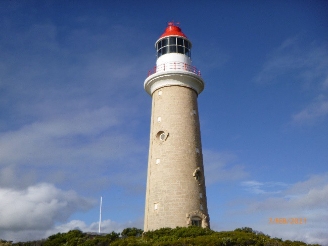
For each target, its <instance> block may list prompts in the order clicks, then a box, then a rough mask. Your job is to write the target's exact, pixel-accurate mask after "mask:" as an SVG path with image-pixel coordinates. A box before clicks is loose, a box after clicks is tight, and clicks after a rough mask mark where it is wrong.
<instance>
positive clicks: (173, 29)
mask: <svg viewBox="0 0 328 246" xmlns="http://www.w3.org/2000/svg"><path fill="white" fill-rule="evenodd" d="M167 36H180V37H184V38H187V36H186V35H185V34H184V33H183V32H182V31H181V28H180V27H178V26H175V25H174V23H173V22H169V23H168V26H167V28H166V29H165V32H164V33H163V34H162V35H161V36H160V37H159V38H164V37H167Z"/></svg>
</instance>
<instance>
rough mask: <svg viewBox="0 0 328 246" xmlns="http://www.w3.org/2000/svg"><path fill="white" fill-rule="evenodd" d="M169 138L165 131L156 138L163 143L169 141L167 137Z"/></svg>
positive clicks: (160, 132)
mask: <svg viewBox="0 0 328 246" xmlns="http://www.w3.org/2000/svg"><path fill="white" fill-rule="evenodd" d="M168 136H169V134H168V133H165V132H163V131H159V132H158V133H157V134H156V138H157V139H159V140H161V141H165V140H166V139H167V137H168Z"/></svg>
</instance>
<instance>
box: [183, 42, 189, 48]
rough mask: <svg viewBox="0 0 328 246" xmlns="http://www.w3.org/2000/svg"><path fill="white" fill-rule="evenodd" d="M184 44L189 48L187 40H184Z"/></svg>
mask: <svg viewBox="0 0 328 246" xmlns="http://www.w3.org/2000/svg"><path fill="white" fill-rule="evenodd" d="M184 44H185V47H186V48H190V44H189V42H188V41H187V40H185V41H184Z"/></svg>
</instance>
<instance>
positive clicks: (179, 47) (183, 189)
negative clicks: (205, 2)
mask: <svg viewBox="0 0 328 246" xmlns="http://www.w3.org/2000/svg"><path fill="white" fill-rule="evenodd" d="M191 47H192V44H191V42H190V40H189V39H188V38H187V36H186V35H185V34H184V33H183V32H182V30H181V28H180V27H179V26H178V25H176V24H175V23H172V22H170V23H168V26H167V27H166V29H165V31H164V33H163V34H162V35H161V36H160V37H159V39H158V40H157V41H156V43H155V49H156V52H157V61H156V66H155V67H154V68H153V69H152V70H151V71H149V72H148V77H147V78H146V80H145V82H144V88H145V90H146V92H147V93H148V94H149V95H150V96H151V97H152V112H151V126H150V141H149V156H148V172H147V188H146V204H145V218H144V231H150V230H156V229H159V228H163V227H170V228H175V227H177V226H179V227H187V226H191V225H194V226H199V227H203V228H209V226H210V223H209V215H208V210H207V197H206V187H205V176H204V166H203V154H202V144H201V134H200V124H199V113H198V105H197V97H198V95H199V94H200V93H201V92H202V91H203V89H204V81H203V79H202V78H201V74H200V71H199V70H198V69H197V68H196V67H194V66H192V64H191Z"/></svg>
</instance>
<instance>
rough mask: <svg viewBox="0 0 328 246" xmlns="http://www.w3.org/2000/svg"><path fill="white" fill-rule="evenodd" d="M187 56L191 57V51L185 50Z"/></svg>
mask: <svg viewBox="0 0 328 246" xmlns="http://www.w3.org/2000/svg"><path fill="white" fill-rule="evenodd" d="M185 54H186V55H187V56H189V57H190V50H189V49H187V48H186V49H185Z"/></svg>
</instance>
